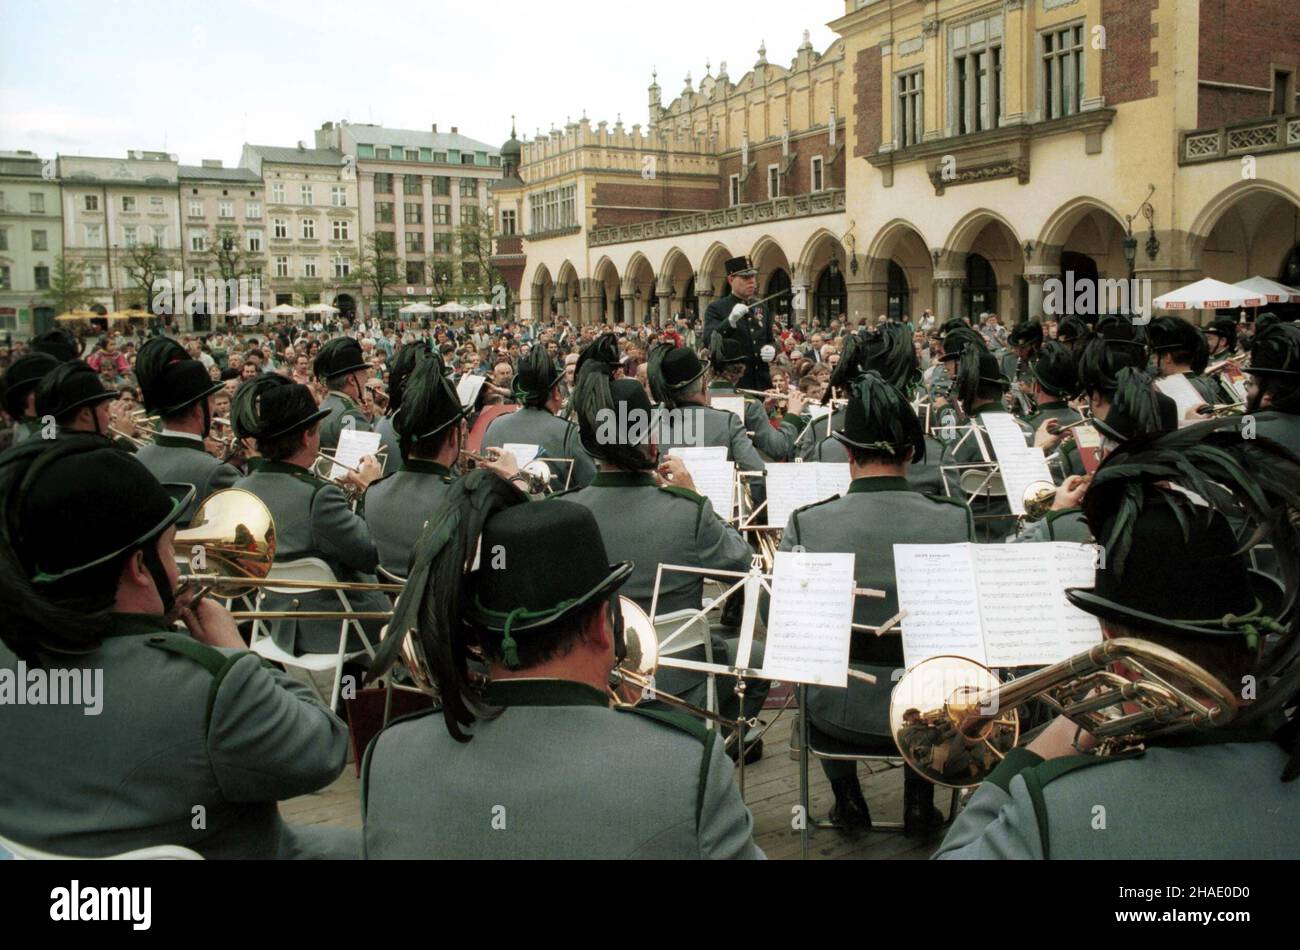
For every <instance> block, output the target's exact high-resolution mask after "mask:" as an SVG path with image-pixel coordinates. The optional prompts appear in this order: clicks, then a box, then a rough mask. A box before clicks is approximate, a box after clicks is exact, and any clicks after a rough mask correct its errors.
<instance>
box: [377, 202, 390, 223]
mask: <svg viewBox="0 0 1300 950" xmlns="http://www.w3.org/2000/svg"><path fill="white" fill-rule="evenodd" d="M375 223H376V224H392V223H393V203H392V202H391V201H376V202H375Z"/></svg>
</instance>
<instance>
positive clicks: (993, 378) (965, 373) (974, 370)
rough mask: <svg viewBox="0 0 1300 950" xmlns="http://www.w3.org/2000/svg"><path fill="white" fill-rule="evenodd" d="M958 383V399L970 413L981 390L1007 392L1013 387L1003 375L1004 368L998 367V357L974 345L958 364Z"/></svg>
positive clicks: (968, 347)
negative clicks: (990, 387) (986, 388)
mask: <svg viewBox="0 0 1300 950" xmlns="http://www.w3.org/2000/svg"><path fill="white" fill-rule="evenodd" d="M956 381H957V398H958V399H959V400H960V401H961V404H962V406H963V407H966V411H967V412H969V411H970V409H969V407H970V405H971V403H973V402H974V401H975V398H976V396H977V395H978V394H979V391H980V390H981V389H983V388H985V387H989V386H995V387H997V388H998V389H1001V390H1003V391H1005V390H1007V389H1008V388H1010V386H1011V381H1010V380H1008V379H1007V378H1006V377H1005V376H1003V375H1002V367H1001V366H999V365H998V360H997V357H996V356H994V355H993V354H992V353H990V352H989V351H988V350H982V349H980V348H979V347H976V346H974V345H967V346H966V348H965V349H963V350H962V351H961V359H960V360H959V361H958V363H957V373H956Z"/></svg>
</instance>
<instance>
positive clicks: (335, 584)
mask: <svg viewBox="0 0 1300 950" xmlns="http://www.w3.org/2000/svg"><path fill="white" fill-rule="evenodd" d="M276 537H277V535H276V529H275V520H274V518H272V516H271V511H270V509H269V508H267V507H266V505H265V504H264V503H263V502H262V500H261V499H260V498H258V497H257V496H256V495H254V494H253V493H251V492H248V491H244V490H243V489H239V488H229V489H226V490H224V491H219V492H214V493H213V494H211V495H209V496H208V497H207V499H206V500H205V501H204V502H203V504H202V505H200V506H199V510H198V511H197V512H195V514H194V519H193V521H192V522H191V523H190V526H189V527H188V528H184V529H182V530H180V531H177V532H176V536H175V538H174V539H173V540H172V551H173V554H174V555H175V557H176V560H177V562H178V563H184V564H186V565H188V566H189V567H191V568H192V569H193V573H189V574H183V575H182V576H181V588H180V590H178V591H177V596H179V595H180V593H181V592H182V591H185V590H187V589H192V588H197V591H196V593H195V594H194V596H193V597H192V598H191V600H190V603H191V604H192V603H194V602H196V601H198V600H199V599H200V598H202V597H204V596H206V595H207V594H209V593H214V592H215V593H217V594H218V595H219V596H221V597H223V598H228V599H232V600H233V599H238V598H241V597H245V596H247V595H249V594H251V593H252V592H253V591H255V590H259V589H262V588H271V589H274V590H276V591H281V590H283V591H291V590H303V591H317V590H342V591H383V592H385V593H400V592H401V591H402V590H403V587H404V585H402V584H379V583H372V582H366V581H308V580H292V579H290V578H283V579H279V578H275V577H272V576H270V575H271V572H272V570H273V569H274V566H275V551H276ZM232 616H233V617H234V618H235V620H237V621H240V620H384V619H387V618H388V617H391V616H392V613H391V612H382V611H299V610H282V611H240V612H234V613H232Z"/></svg>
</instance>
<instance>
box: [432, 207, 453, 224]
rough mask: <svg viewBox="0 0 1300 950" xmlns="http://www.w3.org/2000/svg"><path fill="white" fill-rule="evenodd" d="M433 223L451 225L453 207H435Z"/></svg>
mask: <svg viewBox="0 0 1300 950" xmlns="http://www.w3.org/2000/svg"><path fill="white" fill-rule="evenodd" d="M433 223H434V224H451V205H434V206H433Z"/></svg>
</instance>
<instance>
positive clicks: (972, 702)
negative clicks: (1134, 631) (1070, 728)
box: [889, 638, 1239, 788]
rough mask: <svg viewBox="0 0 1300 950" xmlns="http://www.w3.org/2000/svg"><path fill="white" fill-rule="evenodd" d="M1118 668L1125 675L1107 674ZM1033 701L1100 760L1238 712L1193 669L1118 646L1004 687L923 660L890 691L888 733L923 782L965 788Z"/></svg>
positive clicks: (1108, 644)
mask: <svg viewBox="0 0 1300 950" xmlns="http://www.w3.org/2000/svg"><path fill="white" fill-rule="evenodd" d="M1120 665H1122V666H1123V668H1124V670H1125V671H1126V673H1128V674H1130V675H1131V676H1122V675H1120V673H1118V672H1116V670H1115V669H1112V667H1118V666H1120ZM1035 699H1041V700H1042V701H1044V702H1045V703H1047V704H1048V705H1049V706H1050V707H1052V708H1053V709H1054V710H1056V711H1057V712H1058V713H1060V714H1061V715H1063V716H1065V717H1066V718H1067V719H1069V720H1070V721H1071V722H1074V723H1076V724H1077V725H1078V726H1079V728H1080V729H1081V730H1085V731H1087V732H1089V733H1091V734H1092V735H1093V736H1095V737H1096V738H1098V739H1099V740H1101V744H1100V746H1099V748H1098V750H1097V751H1098V754H1100V755H1110V754H1113V753H1115V752H1119V751H1123V750H1124V749H1126V748H1130V747H1132V746H1134V745H1137V744H1140V743H1141V742H1143V741H1144V740H1145V739H1147V738H1150V737H1152V736H1156V735H1163V734H1165V733H1169V732H1175V731H1181V730H1185V729H1204V728H1218V727H1220V726H1223V725H1225V724H1226V723H1228V722H1231V721H1232V719H1233V718H1234V717H1235V716H1236V714H1237V711H1238V709H1239V704H1238V702H1237V698H1236V697H1235V696H1234V695H1233V692H1232V690H1230V689H1228V687H1227V686H1225V685H1224V684H1223V683H1222V682H1220V681H1219V680H1218V679H1217V678H1216V677H1215V676H1213V675H1212V674H1210V673H1209V672H1207V671H1206V670H1205V669H1203V668H1202V667H1200V666H1197V665H1196V664H1195V663H1192V662H1191V661H1190V660H1188V659H1186V658H1184V657H1182V656H1180V655H1179V654H1177V653H1175V652H1174V651H1173V650H1170V649H1168V648H1166V647H1163V646H1160V645H1159V644H1156V643H1151V642H1150V641H1147V640H1139V639H1134V638H1119V639H1114V640H1107V641H1105V642H1103V643H1100V644H1098V645H1097V646H1095V647H1093V648H1092V649H1091V650H1088V651H1086V652H1084V653H1080V654H1078V655H1076V656H1073V657H1071V658H1070V659H1068V660H1062V661H1061V662H1060V663H1055V664H1053V665H1051V666H1048V667H1045V668H1044V669H1041V670H1039V671H1038V672H1036V673H1031V674H1030V675H1029V676H1025V677H1021V678H1020V679H1017V680H1014V681H1012V682H1010V683H1005V684H1002V683H999V682H998V678H997V677H996V676H995V675H994V673H993V671H992V670H990V669H988V668H987V667H985V666H982V665H980V664H979V663H975V662H974V661H972V660H967V659H965V658H963V657H956V656H939V657H933V658H931V659H929V660H926V661H924V662H922V663H919V664H917V665H916V666H914V667H913V668H912V669H910V670H908V671H907V673H905V674H904V675H903V677H902V679H900V680H899V681H898V685H897V686H895V687H894V693H893V696H892V698H891V699H890V703H889V725H890V732H891V733H892V734H893V737H894V741H895V742H896V743H897V744H898V749H899V751H900V752H901V753H902V755H903V758H904V759H905V760H906V761H907V764H908V765H910V766H911V767H912V768H913V769H915V770H916V771H917V772H918V773H919V774H920V775H921V776H922V777H923V778H925V779H927V780H928V781H931V782H934V783H935V784H938V785H945V786H947V787H949V788H969V787H972V786H974V785H978V784H979V783H980V782H982V781H984V779H985V778H987V777H988V774H989V773H990V772H991V771H992V770H993V768H994V767H996V765H997V763H998V762H1000V761H1001V760H1002V759H1003V758H1005V757H1006V755H1007V753H1008V752H1010V751H1011V749H1012V748H1014V747H1015V745H1016V742H1017V741H1018V739H1019V737H1020V719H1019V714H1018V712H1017V709H1018V708H1019V707H1021V706H1024V705H1025V704H1026V703H1029V702H1030V701H1032V700H1035ZM1134 707H1136V710H1134Z"/></svg>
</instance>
